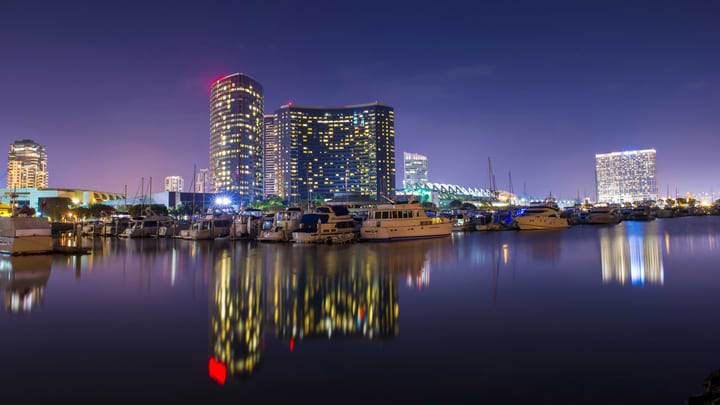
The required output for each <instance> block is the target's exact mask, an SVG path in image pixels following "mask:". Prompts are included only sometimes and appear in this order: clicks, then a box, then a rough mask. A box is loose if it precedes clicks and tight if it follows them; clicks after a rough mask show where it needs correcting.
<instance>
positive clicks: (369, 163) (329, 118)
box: [274, 103, 395, 201]
mask: <svg viewBox="0 0 720 405" xmlns="http://www.w3.org/2000/svg"><path fill="white" fill-rule="evenodd" d="M275 115H276V117H275V121H274V125H275V131H276V133H277V137H278V140H277V142H278V144H279V148H278V152H277V156H276V159H277V164H278V166H279V168H280V169H279V171H278V173H279V174H278V177H277V178H276V179H275V181H276V187H277V190H278V192H279V194H280V196H281V197H283V198H287V199H291V200H294V201H297V200H304V199H308V198H315V197H331V196H332V195H333V194H335V193H354V192H356V193H360V194H361V195H365V196H370V197H372V198H375V199H378V200H382V199H383V197H387V198H393V197H394V196H395V116H394V111H393V108H392V107H388V106H386V105H383V104H380V103H372V104H363V105H351V106H345V107H334V108H327V107H306V106H296V105H292V104H287V105H284V106H282V107H280V109H278V110H277V111H276V112H275Z"/></svg>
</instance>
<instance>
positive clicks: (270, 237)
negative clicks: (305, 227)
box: [258, 208, 302, 242]
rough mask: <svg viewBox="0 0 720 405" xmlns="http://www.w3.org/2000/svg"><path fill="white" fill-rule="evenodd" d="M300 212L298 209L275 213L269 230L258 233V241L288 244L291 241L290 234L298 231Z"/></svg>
mask: <svg viewBox="0 0 720 405" xmlns="http://www.w3.org/2000/svg"><path fill="white" fill-rule="evenodd" d="M301 218H302V211H301V210H300V208H288V209H287V210H285V211H280V212H277V213H276V214H275V215H274V217H273V222H272V225H271V226H270V228H268V229H265V228H263V230H262V231H261V232H260V236H258V240H261V241H266V242H288V241H291V240H292V233H293V232H295V231H296V230H298V229H300V219H301Z"/></svg>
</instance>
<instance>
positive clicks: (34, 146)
mask: <svg viewBox="0 0 720 405" xmlns="http://www.w3.org/2000/svg"><path fill="white" fill-rule="evenodd" d="M47 186H48V171H47V154H46V153H45V146H43V145H40V144H38V143H35V142H33V141H32V140H30V139H23V140H21V141H15V142H14V143H13V144H11V145H10V152H8V168H7V187H8V188H47Z"/></svg>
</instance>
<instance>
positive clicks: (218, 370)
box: [208, 357, 227, 385]
mask: <svg viewBox="0 0 720 405" xmlns="http://www.w3.org/2000/svg"><path fill="white" fill-rule="evenodd" d="M208 372H209V373H210V378H212V379H213V380H215V381H217V382H218V383H219V384H223V385H224V384H225V379H226V378H227V367H226V366H225V364H223V363H221V362H219V361H217V360H215V359H214V358H212V357H211V358H210V364H209V365H208Z"/></svg>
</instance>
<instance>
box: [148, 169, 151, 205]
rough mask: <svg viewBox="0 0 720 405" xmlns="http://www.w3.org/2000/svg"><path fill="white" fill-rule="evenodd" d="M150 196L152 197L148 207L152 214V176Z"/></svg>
mask: <svg viewBox="0 0 720 405" xmlns="http://www.w3.org/2000/svg"><path fill="white" fill-rule="evenodd" d="M148 196H149V197H150V203H149V204H148V206H149V208H150V213H151V214H152V176H150V190H149V191H148Z"/></svg>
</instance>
